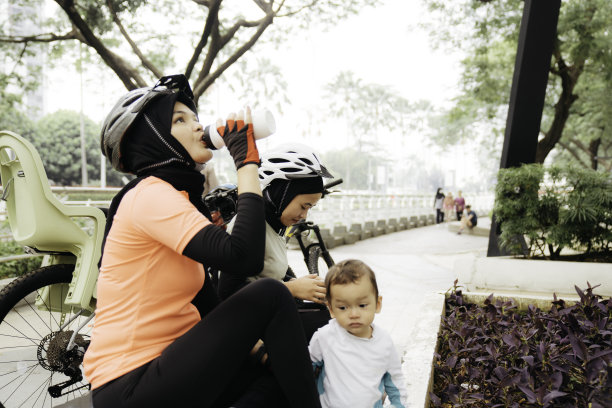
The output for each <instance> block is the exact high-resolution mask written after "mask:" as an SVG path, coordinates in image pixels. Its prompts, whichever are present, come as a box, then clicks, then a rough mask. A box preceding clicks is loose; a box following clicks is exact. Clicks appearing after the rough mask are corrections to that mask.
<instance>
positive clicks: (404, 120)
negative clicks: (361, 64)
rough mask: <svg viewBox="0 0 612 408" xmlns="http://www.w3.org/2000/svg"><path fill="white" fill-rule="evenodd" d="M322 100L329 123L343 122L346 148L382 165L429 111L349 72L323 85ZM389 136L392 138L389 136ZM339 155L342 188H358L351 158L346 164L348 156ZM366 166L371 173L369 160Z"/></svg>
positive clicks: (422, 125) (421, 104) (424, 106)
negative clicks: (346, 137) (348, 141)
mask: <svg viewBox="0 0 612 408" xmlns="http://www.w3.org/2000/svg"><path fill="white" fill-rule="evenodd" d="M324 99H325V100H326V101H327V106H326V111H327V112H329V114H330V115H329V116H330V117H331V118H332V120H334V121H338V120H340V121H341V122H343V123H344V128H345V131H346V132H347V133H348V135H347V136H348V137H349V140H350V143H349V144H348V146H347V148H353V147H355V148H356V151H357V152H358V153H362V152H368V153H369V155H370V156H372V157H378V161H380V162H381V163H384V161H383V160H382V159H383V158H384V159H385V160H388V159H389V158H390V155H391V153H393V152H397V151H398V147H399V146H398V144H397V141H398V140H400V139H401V138H408V137H410V136H411V135H410V132H415V131H416V130H421V129H422V128H423V127H424V126H425V123H424V121H423V118H426V116H427V115H426V112H427V111H428V110H429V108H430V105H429V103H427V102H423V101H421V102H418V103H414V102H410V101H408V100H407V99H405V98H403V97H402V96H400V95H399V94H398V93H397V92H395V91H394V90H393V89H392V88H391V87H388V86H384V85H380V84H376V83H364V81H363V80H362V79H360V78H357V77H355V75H354V73H353V72H351V71H344V72H340V73H339V74H338V75H337V76H336V77H335V78H334V79H333V80H332V81H331V82H330V83H328V84H327V85H326V86H325V97H324ZM398 133H399V136H398ZM392 134H394V135H395V139H393V138H392V137H388V136H391V135H392ZM341 156H342V157H344V159H345V160H346V162H345V164H344V174H345V176H344V177H345V179H344V181H345V185H346V186H347V188H361V187H358V185H359V184H358V183H361V181H360V182H358V183H353V180H352V176H353V174H352V172H353V169H355V168H356V167H355V166H354V162H353V161H352V159H350V161H349V155H346V154H344V155H341ZM349 163H350V164H349ZM367 163H368V162H367V161H366V164H367ZM369 166H370V169H371V173H374V169H375V167H372V166H373V164H372V161H371V160H370V162H369ZM366 180H369V179H366ZM370 181H371V180H370ZM370 187H371V186H370Z"/></svg>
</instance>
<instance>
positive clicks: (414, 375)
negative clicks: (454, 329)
mask: <svg viewBox="0 0 612 408" xmlns="http://www.w3.org/2000/svg"><path fill="white" fill-rule="evenodd" d="M444 300H445V296H444V294H441V293H432V294H429V295H426V296H425V299H424V300H423V302H422V303H421V305H420V306H419V307H417V308H415V309H410V310H406V313H418V314H419V318H418V320H417V323H416V325H412V326H409V325H403V331H402V332H401V333H393V339H394V342H395V345H396V347H397V349H398V352H399V353H400V355H401V357H402V373H403V374H404V377H405V380H406V391H407V393H408V406H409V407H412V408H414V407H418V408H428V407H429V392H430V391H431V390H432V388H433V363H434V353H435V352H436V350H437V348H438V333H439V331H440V322H441V319H442V316H444Z"/></svg>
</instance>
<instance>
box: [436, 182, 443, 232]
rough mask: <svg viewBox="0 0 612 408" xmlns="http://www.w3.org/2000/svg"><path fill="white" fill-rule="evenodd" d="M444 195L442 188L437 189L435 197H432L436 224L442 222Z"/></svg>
mask: <svg viewBox="0 0 612 408" xmlns="http://www.w3.org/2000/svg"><path fill="white" fill-rule="evenodd" d="M443 207H444V193H442V187H438V191H436V195H435V196H434V209H435V210H436V224H439V223H441V222H444V210H443Z"/></svg>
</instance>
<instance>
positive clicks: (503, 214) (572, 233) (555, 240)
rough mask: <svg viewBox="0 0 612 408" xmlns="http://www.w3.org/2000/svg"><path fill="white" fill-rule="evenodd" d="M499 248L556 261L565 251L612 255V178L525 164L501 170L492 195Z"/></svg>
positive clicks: (585, 172)
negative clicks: (497, 222)
mask: <svg viewBox="0 0 612 408" xmlns="http://www.w3.org/2000/svg"><path fill="white" fill-rule="evenodd" d="M493 211H494V213H495V216H496V219H497V220H498V221H499V223H500V228H501V234H500V246H501V247H502V248H504V249H505V250H507V251H508V252H510V253H511V254H515V255H516V254H522V255H524V256H526V257H538V256H546V257H550V258H551V259H558V258H559V257H560V253H561V250H562V249H564V248H569V249H572V250H575V251H578V252H580V253H581V254H584V256H583V258H586V257H587V256H588V255H593V254H610V253H611V252H612V244H611V242H612V179H611V178H610V176H609V175H608V174H605V173H601V172H597V171H594V170H589V169H580V168H576V167H571V166H566V167H558V166H552V167H549V168H544V167H543V166H542V165H540V164H525V165H523V166H521V167H517V168H508V169H501V170H500V171H499V174H498V184H497V186H496V190H495V207H494V209H493Z"/></svg>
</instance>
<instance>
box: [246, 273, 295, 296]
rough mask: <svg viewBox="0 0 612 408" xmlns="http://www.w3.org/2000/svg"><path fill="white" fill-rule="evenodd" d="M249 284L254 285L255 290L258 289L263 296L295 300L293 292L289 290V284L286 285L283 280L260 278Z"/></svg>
mask: <svg viewBox="0 0 612 408" xmlns="http://www.w3.org/2000/svg"><path fill="white" fill-rule="evenodd" d="M249 286H252V289H253V290H257V291H258V292H260V293H261V295H262V296H266V297H269V298H274V299H279V300H281V301H291V302H293V296H292V295H291V292H290V291H289V289H288V288H287V286H285V284H284V283H283V282H281V281H278V280H276V279H272V278H263V279H258V280H256V281H255V282H253V283H251V284H250V285H249Z"/></svg>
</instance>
